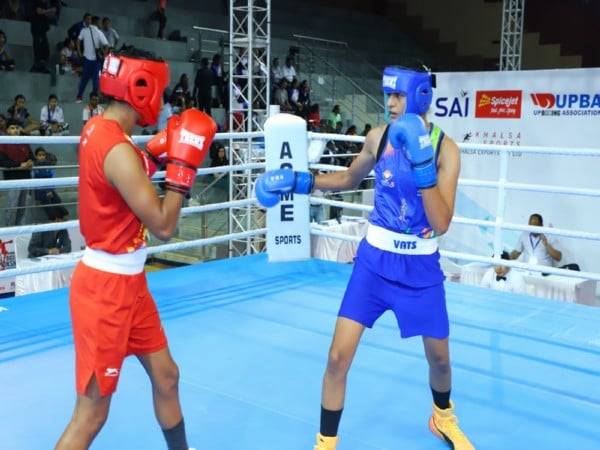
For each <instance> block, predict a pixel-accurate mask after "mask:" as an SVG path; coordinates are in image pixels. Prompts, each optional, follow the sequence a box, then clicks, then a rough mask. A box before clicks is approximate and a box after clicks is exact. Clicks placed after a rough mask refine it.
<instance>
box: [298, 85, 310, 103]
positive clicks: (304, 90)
mask: <svg viewBox="0 0 600 450" xmlns="http://www.w3.org/2000/svg"><path fill="white" fill-rule="evenodd" d="M298 103H302V104H303V105H304V106H306V107H309V106H310V86H309V84H308V81H307V80H304V81H303V82H302V83H300V92H299V94H298Z"/></svg>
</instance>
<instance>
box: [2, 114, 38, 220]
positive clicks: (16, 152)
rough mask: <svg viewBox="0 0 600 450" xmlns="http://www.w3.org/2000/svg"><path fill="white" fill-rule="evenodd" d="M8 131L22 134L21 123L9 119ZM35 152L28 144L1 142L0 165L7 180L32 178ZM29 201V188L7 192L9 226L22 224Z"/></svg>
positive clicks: (10, 133) (13, 134)
mask: <svg viewBox="0 0 600 450" xmlns="http://www.w3.org/2000/svg"><path fill="white" fill-rule="evenodd" d="M6 125H7V129H6V133H7V134H8V135H9V136H20V135H21V131H22V128H21V125H20V124H19V122H18V121H16V120H15V119H8V120H7V123H6ZM33 159H34V156H33V153H32V152H31V147H29V145H28V144H0V167H5V168H7V169H17V170H5V171H4V179H5V180H22V179H27V178H31V167H32V166H33ZM26 202H27V189H11V190H9V191H7V193H6V210H7V211H6V217H5V224H6V226H7V227H11V226H15V225H21V224H22V222H23V217H24V216H25V204H26Z"/></svg>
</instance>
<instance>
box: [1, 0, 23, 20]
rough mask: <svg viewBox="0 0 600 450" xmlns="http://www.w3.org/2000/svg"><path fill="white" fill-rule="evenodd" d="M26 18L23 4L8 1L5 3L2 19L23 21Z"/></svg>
mask: <svg viewBox="0 0 600 450" xmlns="http://www.w3.org/2000/svg"><path fill="white" fill-rule="evenodd" d="M24 16H25V14H23V8H22V3H21V2H20V1H19V0H6V1H5V2H3V4H2V10H1V11H0V17H2V18H4V19H10V20H22V19H23V18H24Z"/></svg>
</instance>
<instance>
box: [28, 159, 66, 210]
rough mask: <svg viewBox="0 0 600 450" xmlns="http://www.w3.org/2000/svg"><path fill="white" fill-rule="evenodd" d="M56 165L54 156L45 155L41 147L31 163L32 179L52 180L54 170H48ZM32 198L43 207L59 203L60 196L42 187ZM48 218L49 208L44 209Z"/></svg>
mask: <svg viewBox="0 0 600 450" xmlns="http://www.w3.org/2000/svg"><path fill="white" fill-rule="evenodd" d="M55 164H56V156H54V155H52V154H51V153H47V152H46V150H45V149H44V148H43V147H38V148H36V149H35V160H34V161H33V167H34V169H33V178H54V169H50V168H48V166H53V165H55ZM33 198H34V199H35V201H36V202H39V203H40V204H42V205H44V206H48V205H53V204H56V203H61V202H62V200H61V198H60V196H59V195H58V194H57V193H56V191H55V190H54V189H53V188H49V187H43V188H38V189H36V190H35V191H34V193H33ZM44 209H45V211H46V214H47V215H48V218H50V219H51V217H50V212H51V208H48V207H46V208H44Z"/></svg>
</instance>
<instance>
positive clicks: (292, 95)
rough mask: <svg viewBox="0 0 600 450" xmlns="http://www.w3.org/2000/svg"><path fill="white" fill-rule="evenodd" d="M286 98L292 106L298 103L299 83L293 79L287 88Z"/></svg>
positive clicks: (294, 106)
mask: <svg viewBox="0 0 600 450" xmlns="http://www.w3.org/2000/svg"><path fill="white" fill-rule="evenodd" d="M288 98H289V100H290V104H291V105H292V107H293V108H296V107H297V105H298V99H299V98H300V83H299V82H298V80H296V79H294V81H292V84H291V86H290V87H289V88H288Z"/></svg>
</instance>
